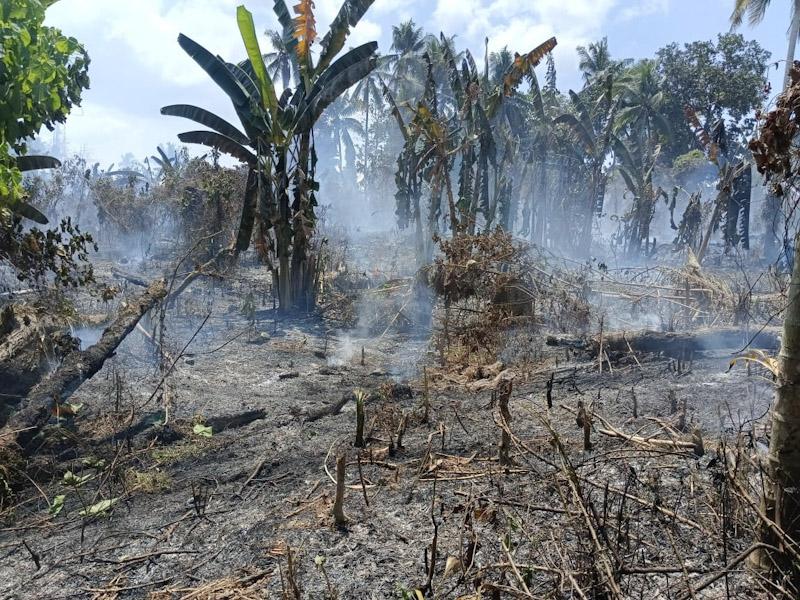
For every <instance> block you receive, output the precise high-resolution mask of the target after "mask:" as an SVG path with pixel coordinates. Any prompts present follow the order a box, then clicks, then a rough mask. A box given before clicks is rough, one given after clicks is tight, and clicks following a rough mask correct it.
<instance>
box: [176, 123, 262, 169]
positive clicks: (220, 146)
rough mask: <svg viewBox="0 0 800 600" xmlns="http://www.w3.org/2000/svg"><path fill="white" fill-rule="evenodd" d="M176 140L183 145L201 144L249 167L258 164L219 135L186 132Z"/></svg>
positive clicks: (214, 133)
mask: <svg viewBox="0 0 800 600" xmlns="http://www.w3.org/2000/svg"><path fill="white" fill-rule="evenodd" d="M178 139H179V140H180V141H182V142H183V143H184V144H202V145H203V146H209V147H211V148H216V149H217V150H219V151H220V152H224V153H225V154H228V155H230V156H233V157H234V158H237V159H239V160H240V161H242V162H243V163H245V164H247V165H250V166H251V167H255V166H256V165H257V164H258V159H257V158H256V155H255V154H253V153H252V152H250V151H249V150H248V149H247V148H245V147H244V146H242V145H241V144H239V143H238V142H236V141H234V140H232V139H231V138H229V137H228V136H226V135H222V134H221V133H216V132H214V131H187V132H186V133H179V134H178Z"/></svg>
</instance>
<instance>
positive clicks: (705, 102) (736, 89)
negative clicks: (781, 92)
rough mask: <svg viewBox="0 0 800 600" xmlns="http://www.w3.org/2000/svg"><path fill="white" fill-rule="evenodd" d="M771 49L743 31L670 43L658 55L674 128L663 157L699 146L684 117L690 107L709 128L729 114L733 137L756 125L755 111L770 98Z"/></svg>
mask: <svg viewBox="0 0 800 600" xmlns="http://www.w3.org/2000/svg"><path fill="white" fill-rule="evenodd" d="M769 58H770V53H769V52H767V51H766V50H764V49H763V48H762V47H761V46H760V45H759V44H758V42H755V41H750V42H748V41H745V39H744V37H742V36H741V35H739V34H734V33H727V34H722V35H720V36H719V37H718V38H717V40H716V43H715V42H713V41H704V42H692V43H689V44H685V45H684V46H683V47H680V46H679V45H678V44H670V45H668V46H666V47H664V48H661V49H660V50H658V52H657V53H656V64H657V68H658V75H659V76H660V77H661V78H662V81H663V84H662V90H663V93H664V101H663V108H662V111H661V112H662V114H663V115H664V118H665V119H666V120H667V121H668V122H669V124H670V126H671V129H672V134H673V136H672V141H671V142H670V143H669V144H668V145H667V146H666V147H665V148H664V153H663V157H664V158H665V159H666V160H668V161H670V162H671V161H673V160H674V159H675V158H676V157H678V156H680V155H682V154H685V153H686V152H689V151H690V150H692V149H693V148H695V141H694V134H693V133H692V130H691V128H690V127H689V125H688V124H687V123H686V120H685V119H684V109H685V108H686V107H687V106H689V107H691V108H692V109H693V110H694V111H695V112H696V113H697V115H698V116H699V117H700V120H701V124H702V126H703V128H704V129H705V131H706V132H710V129H711V126H712V125H713V124H714V123H715V122H717V121H719V120H720V119H721V118H723V117H724V118H725V119H726V121H727V123H728V130H729V132H730V133H731V134H733V136H735V135H736V134H740V133H742V132H746V133H748V134H749V128H750V126H751V125H752V122H751V121H750V119H751V114H752V112H753V111H754V110H755V109H758V108H760V107H761V105H762V104H763V102H764V100H765V98H766V84H767V79H766V76H765V72H766V68H767V63H768V61H769Z"/></svg>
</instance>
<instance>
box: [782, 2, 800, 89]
mask: <svg viewBox="0 0 800 600" xmlns="http://www.w3.org/2000/svg"><path fill="white" fill-rule="evenodd" d="M798 34H800V0H794V6H793V7H792V24H791V26H790V27H789V48H788V49H787V50H786V70H785V72H784V75H783V89H784V90H785V89H786V88H788V87H789V71H790V70H791V69H792V67H793V66H794V53H795V50H796V48H797V36H798Z"/></svg>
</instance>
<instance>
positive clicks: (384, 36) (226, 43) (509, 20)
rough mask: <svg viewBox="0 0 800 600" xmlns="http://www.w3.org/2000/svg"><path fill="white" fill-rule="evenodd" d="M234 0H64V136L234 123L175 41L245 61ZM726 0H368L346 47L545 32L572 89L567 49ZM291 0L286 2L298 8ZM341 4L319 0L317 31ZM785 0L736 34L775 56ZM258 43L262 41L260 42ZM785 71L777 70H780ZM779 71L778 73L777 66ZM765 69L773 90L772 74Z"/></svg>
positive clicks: (677, 28)
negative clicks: (404, 28) (164, 112)
mask: <svg viewBox="0 0 800 600" xmlns="http://www.w3.org/2000/svg"><path fill="white" fill-rule="evenodd" d="M241 2H242V0H138V1H137V2H122V1H114V2H109V1H108V0H60V1H59V2H58V3H57V4H55V5H54V6H53V7H52V8H51V9H50V10H49V11H48V18H47V23H48V24H50V25H54V26H57V27H60V28H61V29H62V30H63V31H64V33H66V34H67V35H72V36H75V37H77V38H78V39H79V40H80V41H82V42H83V43H84V45H85V46H86V48H87V49H88V51H89V54H90V56H91V58H92V65H91V68H90V76H91V80H92V87H91V89H90V90H88V91H87V92H86V93H85V95H84V103H83V106H82V107H81V108H78V109H76V110H75V112H74V113H73V114H72V115H71V116H70V118H69V121H68V123H67V126H66V141H67V144H68V146H69V148H70V151H72V152H81V153H82V154H84V155H88V156H90V157H91V158H93V159H96V160H100V161H101V162H103V163H106V164H107V163H109V162H114V161H117V160H118V159H119V157H120V156H121V155H122V154H124V153H125V152H132V153H133V154H134V155H136V156H137V157H140V158H141V157H144V156H146V155H149V154H153V153H154V152H155V147H156V145H157V144H159V143H164V142H169V141H177V140H176V137H175V136H176V134H177V133H178V132H180V131H185V130H186V129H187V125H188V127H189V128H192V127H191V123H189V122H188V121H182V120H181V119H175V118H172V117H162V116H161V115H160V114H159V112H158V111H159V108H160V107H161V106H164V105H167V104H175V103H183V102H186V103H190V104H196V105H199V106H203V107H204V108H208V109H210V110H212V111H214V112H217V113H218V114H220V115H224V116H227V117H228V118H229V119H232V120H235V118H234V117H233V115H232V114H231V110H230V107H229V106H228V104H227V100H226V97H225V96H224V94H223V93H222V92H221V91H219V90H218V89H216V86H215V85H214V84H213V83H212V82H211V81H210V80H209V79H208V78H207V76H206V75H205V74H204V73H203V72H202V71H201V70H200V69H199V67H197V66H196V65H195V64H194V63H193V62H192V61H191V59H189V58H188V57H187V56H186V55H185V54H184V53H183V51H182V50H181V49H180V48H179V47H178V45H177V43H176V38H177V35H178V33H180V32H182V33H185V34H186V35H188V36H190V37H192V38H194V39H195V40H197V41H198V42H200V43H201V44H203V45H204V46H206V47H207V48H208V49H209V50H211V51H213V52H215V53H218V54H220V55H222V56H223V57H225V58H228V59H234V58H235V59H241V58H242V53H243V52H242V47H241V40H240V38H239V35H238V31H237V28H236V18H235V10H236V6H237V5H238V4H240V3H241ZM733 2H734V0H627V1H626V0H528V1H526V0H494V1H490V0H376V2H375V4H374V5H373V6H372V8H371V9H370V11H369V12H368V13H367V15H366V17H365V19H364V20H362V22H361V23H360V24H359V26H358V27H357V28H356V30H355V31H354V32H353V35H352V36H351V42H352V43H353V44H356V43H363V42H366V41H370V40H373V39H375V40H377V41H378V42H379V47H380V50H381V51H382V52H388V51H389V45H390V43H391V29H392V25H393V24H396V23H398V22H399V21H401V20H403V19H407V18H413V19H414V20H415V21H416V22H417V23H418V24H419V25H421V26H423V27H424V28H425V29H426V31H430V32H434V33H438V32H439V31H444V32H445V33H448V34H456V35H457V38H456V39H457V41H458V44H459V45H460V46H466V47H469V48H470V49H471V50H472V51H473V52H475V53H476V54H477V55H479V56H480V55H482V51H483V50H482V49H483V40H484V37H485V36H488V37H489V46H490V49H492V50H497V49H500V48H502V47H503V46H508V47H509V49H511V50H512V51H519V52H523V51H526V50H530V49H531V48H532V47H534V46H536V45H538V44H539V43H541V42H542V41H544V40H545V39H547V38H549V37H550V36H553V35H555V36H556V37H557V38H558V41H559V46H558V48H557V49H556V51H555V58H556V66H557V68H558V76H559V87H560V88H561V89H567V88H569V87H573V86H575V87H577V86H579V85H580V76H579V73H578V70H577V59H576V55H575V47H576V46H577V45H579V44H587V43H589V42H591V41H593V40H596V39H598V38H600V37H602V36H604V35H606V36H608V40H609V46H610V48H611V51H612V54H613V55H614V56H615V57H616V58H643V57H649V56H652V55H653V54H654V52H655V51H656V50H657V49H658V48H660V47H662V46H664V45H666V44H668V43H670V42H672V41H676V42H680V43H683V42H690V41H695V40H706V39H712V38H714V37H716V35H717V34H718V33H720V32H724V31H728V29H729V20H728V19H729V16H730V12H731V8H732V6H733ZM294 3H295V2H294V0H289V2H288V4H290V5H291V4H294ZM339 3H340V0H316V7H317V21H318V30H319V31H320V33H324V31H326V30H327V24H328V23H329V22H330V21H331V19H332V17H333V16H334V15H335V13H336V10H337V9H338V6H339ZM246 4H247V6H248V8H250V10H252V11H253V13H254V15H255V20H256V26H257V28H258V29H260V30H264V29H266V28H274V27H276V20H275V17H274V15H273V14H272V10H271V7H272V0H250V1H249V2H247V1H246ZM789 4H790V2H789V1H788V0H776V1H775V2H773V3H772V6H771V7H770V9H769V13H768V16H767V18H766V19H765V21H764V22H763V23H762V24H760V25H759V26H758V27H755V28H750V27H748V26H744V27H743V28H742V33H743V34H744V35H745V36H746V37H747V38H749V39H755V40H758V42H759V43H761V44H762V45H763V46H764V47H765V48H766V49H767V50H769V51H771V52H772V53H773V60H776V61H777V60H783V59H784V56H785V52H786V41H787V40H786V30H787V27H788V19H789ZM263 46H264V48H267V47H268V44H267V42H266V41H264V42H263ZM781 68H782V67H781ZM778 71H780V69H779V70H778ZM778 71H773V72H772V77H771V79H772V81H773V87H777V86H778V84H779V81H780V75H779V74H778Z"/></svg>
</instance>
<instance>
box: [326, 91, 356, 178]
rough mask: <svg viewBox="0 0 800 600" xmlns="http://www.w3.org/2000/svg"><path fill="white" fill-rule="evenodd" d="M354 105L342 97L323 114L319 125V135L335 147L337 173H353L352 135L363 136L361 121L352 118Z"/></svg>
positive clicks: (353, 147)
mask: <svg viewBox="0 0 800 600" xmlns="http://www.w3.org/2000/svg"><path fill="white" fill-rule="evenodd" d="M356 110H357V109H356V105H355V103H353V102H351V101H350V99H349V98H348V97H346V96H342V97H341V98H339V99H338V100H337V101H336V102H334V103H333V104H331V105H330V106H329V107H328V109H327V110H326V111H325V112H324V113H323V115H322V118H321V120H320V123H319V129H320V134H321V135H326V136H328V137H329V138H330V140H331V141H332V142H333V143H334V144H335V145H336V151H337V152H336V156H337V159H338V162H339V164H338V167H339V172H340V173H344V172H345V170H349V171H350V172H354V171H355V159H356V146H355V144H354V143H353V135H354V134H355V135H358V136H362V137H363V136H364V127H363V126H362V125H361V121H359V120H358V119H356V118H355V117H353V115H354V114H355V112H356Z"/></svg>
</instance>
